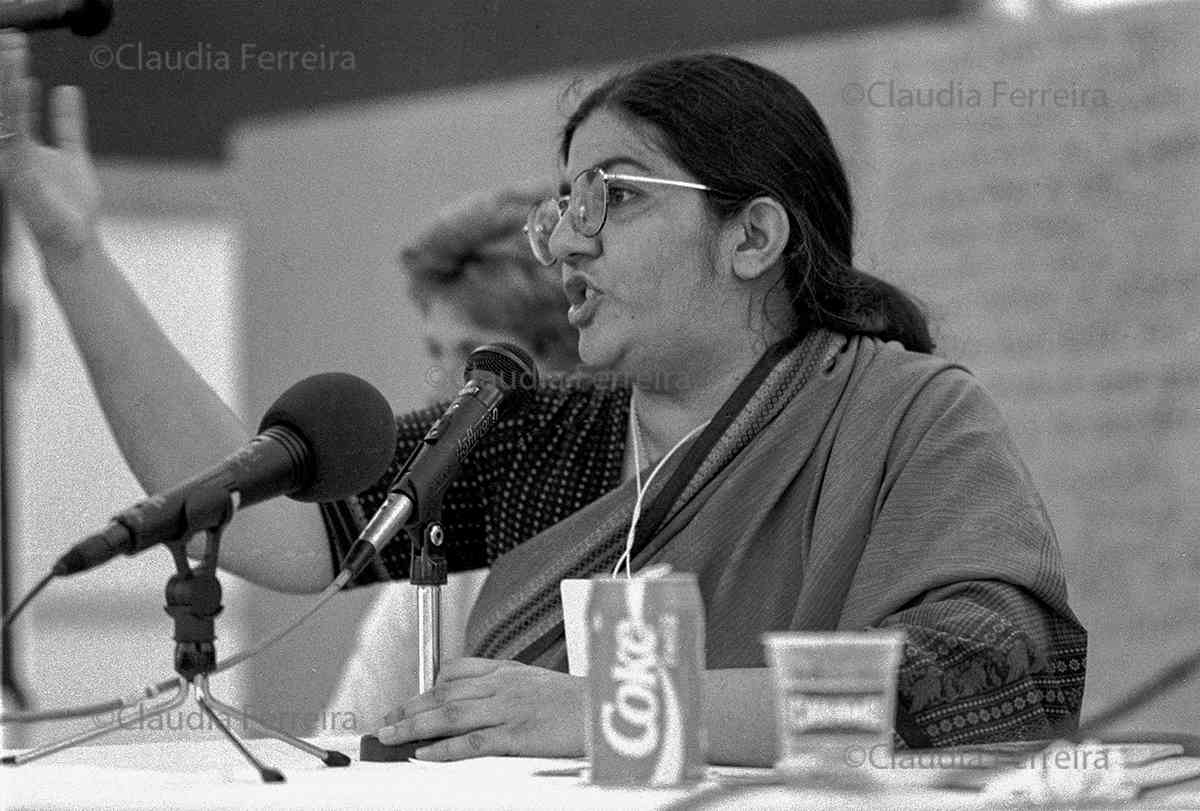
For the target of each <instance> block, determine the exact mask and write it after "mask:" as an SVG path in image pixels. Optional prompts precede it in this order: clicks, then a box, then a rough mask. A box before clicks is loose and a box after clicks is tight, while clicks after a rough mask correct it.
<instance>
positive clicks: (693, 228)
mask: <svg viewBox="0 0 1200 811" xmlns="http://www.w3.org/2000/svg"><path fill="white" fill-rule="evenodd" d="M648 131H649V130H648V128H638V127H636V125H631V124H630V123H627V122H626V120H625V119H623V118H621V117H618V116H616V115H614V114H612V113H610V112H607V111H604V110H599V111H597V112H595V113H593V114H592V115H591V116H590V117H589V118H587V119H586V120H585V121H584V122H583V124H582V125H580V127H579V128H578V129H577V130H576V131H575V134H574V137H573V138H572V141H571V151H570V156H569V159H568V161H567V165H566V167H565V170H564V179H565V180H566V181H567V182H570V181H571V180H572V179H574V178H575V176H576V175H578V174H579V173H580V172H582V171H584V170H585V169H590V168H592V167H595V166H599V167H601V168H603V169H604V170H605V171H607V172H611V173H621V174H633V175H645V176H650V177H659V178H664V179H668V180H687V181H692V182H696V178H695V177H693V176H692V175H690V174H688V173H687V172H685V171H684V170H683V169H682V168H680V167H679V166H677V165H676V164H675V163H674V162H672V161H671V160H670V159H668V158H667V157H666V156H665V155H664V154H663V153H662V152H661V151H660V150H659V149H658V148H657V147H656V146H655V145H654V144H653V142H652V141H651V140H650V139H648V138H647V137H646V133H647V132H648ZM703 194H704V193H703V192H701V191H696V190H692V189H682V188H677V187H670V186H661V185H650V184H638V183H634V182H625V181H615V180H614V181H610V182H609V199H608V216H607V219H606V221H605V224H604V228H603V230H601V232H600V233H599V234H597V235H596V236H595V237H584V236H581V235H580V234H579V233H578V232H577V231H575V229H574V228H573V227H572V226H571V225H570V223H569V220H568V219H567V218H563V219H562V220H561V221H560V222H559V224H558V226H557V228H556V229H555V231H554V234H553V235H552V237H551V239H550V248H551V250H552V252H553V253H554V255H555V256H556V257H557V258H558V259H559V260H560V262H561V266H562V279H563V288H564V290H565V291H566V294H567V298H568V299H569V301H570V304H571V308H570V310H569V313H568V318H569V319H570V321H571V323H572V325H573V326H574V327H575V328H576V329H578V330H579V354H580V357H581V359H582V360H583V362H584V363H585V364H587V365H589V366H592V367H597V368H602V369H614V370H618V371H621V372H624V373H626V374H634V375H637V376H638V377H640V376H641V375H642V374H655V373H657V372H659V371H661V370H664V369H671V368H680V367H678V365H677V364H678V360H679V359H680V357H681V356H682V355H684V354H685V353H691V354H693V355H694V353H695V352H696V351H697V350H700V351H703V348H704V346H705V343H706V342H709V343H711V342H712V341H713V340H714V339H715V338H719V335H718V336H714V334H713V333H714V327H715V326H716V324H715V319H714V317H715V315H716V309H719V305H720V302H719V298H720V295H721V293H720V286H719V284H718V282H717V279H716V278H715V277H716V275H717V274H716V273H715V258H714V257H715V250H716V247H715V246H716V236H715V235H716V231H717V226H716V224H715V223H714V222H713V217H712V215H711V214H710V213H709V212H708V210H707V209H706V207H705V200H704V198H703ZM716 331H717V332H719V330H716Z"/></svg>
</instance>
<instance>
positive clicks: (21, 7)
mask: <svg viewBox="0 0 1200 811" xmlns="http://www.w3.org/2000/svg"><path fill="white" fill-rule="evenodd" d="M112 17H113V2H112V0H0V28H17V29H20V30H21V31H43V30H45V29H48V28H70V29H71V31H72V33H75V34H78V35H79V36H81V37H93V36H95V35H96V34H99V33H100V32H101V31H103V30H104V29H105V28H108V24H109V23H110V22H112Z"/></svg>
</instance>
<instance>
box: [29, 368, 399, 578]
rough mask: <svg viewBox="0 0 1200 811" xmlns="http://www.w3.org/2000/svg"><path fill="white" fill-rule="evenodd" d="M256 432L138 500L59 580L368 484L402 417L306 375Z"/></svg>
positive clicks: (66, 561)
mask: <svg viewBox="0 0 1200 811" xmlns="http://www.w3.org/2000/svg"><path fill="white" fill-rule="evenodd" d="M258 430H259V433H258V436H256V437H254V438H253V439H251V440H250V441H249V442H248V443H246V444H245V445H243V446H242V447H241V448H240V449H239V450H237V451H236V452H234V453H233V455H231V456H229V457H228V458H226V459H225V461H223V462H221V463H219V464H218V465H216V466H215V467H212V468H210V469H208V470H206V471H204V472H203V473H200V474H198V475H197V476H194V477H192V478H190V479H188V480H187V481H185V482H183V483H182V484H178V485H176V486H175V487H173V488H171V489H170V490H166V491H164V492H162V493H158V494H156V495H153V496H150V497H149V498H146V499H143V500H142V501H139V502H138V503H137V504H134V505H133V506H132V507H130V508H128V509H127V510H125V511H124V512H122V513H120V514H119V515H117V516H115V517H114V518H113V519H112V521H111V523H109V525H108V526H107V527H105V528H104V529H103V530H102V531H100V532H98V533H96V534H94V535H91V536H89V537H87V538H85V539H83V540H82V541H80V542H79V543H77V544H75V546H74V547H72V548H71V549H70V550H69V551H68V552H67V553H66V554H64V555H63V556H62V557H61V558H59V560H58V562H57V563H56V564H55V566H54V569H53V572H54V574H55V575H56V576H59V577H64V576H66V575H71V574H76V573H78V572H82V571H85V570H87V569H91V568H92V567H94V566H98V565H100V564H101V563H104V562H106V561H108V560H110V559H112V558H113V557H115V556H116V555H117V554H119V553H124V554H126V555H134V554H136V553H138V552H141V551H142V550H144V549H148V548H150V547H151V546H154V545H155V544H158V543H170V542H173V541H180V540H186V539H188V538H190V537H191V536H192V535H194V534H196V533H197V532H201V531H204V530H208V529H213V528H215V527H218V526H222V525H223V524H225V523H226V522H227V521H228V520H229V519H230V517H231V516H232V514H233V512H234V511H236V510H239V509H243V508H245V507H249V506H250V505H252V504H257V503H259V502H261V501H266V500H267V499H270V498H274V497H276V496H280V495H287V496H291V497H292V498H293V499H296V500H297V501H331V500H333V499H338V498H345V497H347V496H350V495H353V494H354V493H357V492H359V491H361V490H364V489H366V488H367V487H368V486H369V485H370V484H372V483H373V482H375V481H376V480H378V479H379V477H380V476H382V475H383V474H384V473H385V472H386V471H387V467H388V464H389V463H390V462H391V460H392V456H393V455H394V454H395V451H396V423H395V418H394V417H393V415H392V409H391V407H390V406H389V405H388V403H387V400H386V399H384V396H383V395H382V394H380V393H379V391H377V390H376V389H375V388H374V387H373V386H371V385H370V384H369V383H367V382H366V381H364V380H361V379H360V378H357V377H354V376H353V375H347V374H341V373H328V374H320V375H314V376H312V377H309V378H306V379H304V380H302V381H300V382H299V383H297V384H296V385H294V386H292V387H291V388H290V389H288V390H287V391H285V392H284V393H283V394H282V395H280V397H279V399H278V400H276V401H275V404H274V405H272V406H271V408H270V409H269V410H268V411H267V414H266V416H264V417H263V419H262V423H261V425H259V429H258Z"/></svg>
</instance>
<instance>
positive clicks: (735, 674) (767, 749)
mask: <svg viewBox="0 0 1200 811" xmlns="http://www.w3.org/2000/svg"><path fill="white" fill-rule="evenodd" d="M704 675H705V678H704V721H705V726H706V729H707V730H708V762H709V763H716V764H723V765H736V766H771V765H773V764H774V762H775V738H776V728H775V703H774V697H773V693H772V687H771V681H770V677H771V671H770V670H769V669H767V668H765V667H762V668H742V669H730V670H709V671H706V672H705V674H704Z"/></svg>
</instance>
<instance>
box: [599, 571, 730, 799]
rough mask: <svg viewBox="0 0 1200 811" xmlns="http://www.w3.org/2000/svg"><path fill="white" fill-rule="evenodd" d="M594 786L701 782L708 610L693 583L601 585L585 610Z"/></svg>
mask: <svg viewBox="0 0 1200 811" xmlns="http://www.w3.org/2000/svg"><path fill="white" fill-rule="evenodd" d="M587 628H588V659H589V666H588V677H587V678H588V724H587V746H588V757H589V759H590V761H591V773H590V778H589V779H590V782H592V783H597V784H601V785H637V786H675V785H680V784H683V783H689V782H692V781H696V780H700V779H702V778H703V776H704V756H705V749H706V748H707V738H706V735H705V730H704V719H703V715H702V713H703V706H702V700H703V689H704V688H703V678H704V605H703V603H701V601H700V589H699V587H698V586H697V584H696V577H695V575H692V574H682V573H681V574H669V575H665V576H662V577H654V578H644V577H634V578H628V577H615V578H614V577H610V578H596V579H595V580H594V581H593V583H592V589H591V595H590V598H589V601H588V608H587Z"/></svg>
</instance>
